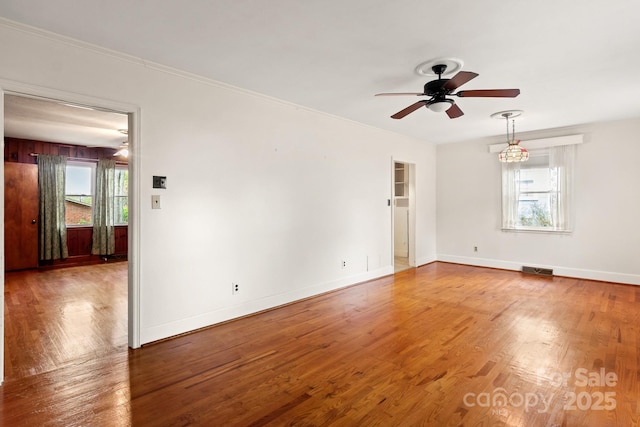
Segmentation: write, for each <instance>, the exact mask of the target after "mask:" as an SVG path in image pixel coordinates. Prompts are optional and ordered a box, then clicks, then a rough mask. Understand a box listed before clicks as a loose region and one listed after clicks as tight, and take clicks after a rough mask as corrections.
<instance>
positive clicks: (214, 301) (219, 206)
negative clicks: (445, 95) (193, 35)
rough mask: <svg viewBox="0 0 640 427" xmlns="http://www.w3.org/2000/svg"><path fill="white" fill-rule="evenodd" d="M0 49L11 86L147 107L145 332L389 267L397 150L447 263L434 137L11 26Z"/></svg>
mask: <svg viewBox="0 0 640 427" xmlns="http://www.w3.org/2000/svg"><path fill="white" fill-rule="evenodd" d="M0 58H2V61H0V79H1V80H4V81H5V82H7V81H9V82H20V83H25V84H27V85H30V86H34V87H35V86H41V87H44V88H51V89H55V90H57V91H62V92H66V93H73V94H81V95H83V96H88V97H93V98H100V99H105V100H112V101H114V102H121V103H127V104H130V105H135V106H138V107H139V108H140V112H141V116H140V124H141V126H140V140H139V141H138V142H139V144H138V147H137V148H138V149H139V152H140V157H139V159H137V160H133V162H134V163H135V164H137V167H139V171H140V178H141V186H140V200H139V206H138V208H139V212H140V227H139V230H138V232H139V236H140V259H139V272H140V275H139V277H140V340H141V343H145V342H150V341H153V340H157V339H160V338H164V337H167V336H171V335H174V334H178V333H182V332H185V331H189V330H192V329H195V328H199V327H202V326H206V325H210V324H213V323H216V322H220V321H224V320H227V319H230V318H234V317H237V316H241V315H245V314H248V313H251V312H255V311H257V310H262V309H266V308H269V307H273V306H276V305H279V304H283V303H287V302H290V301H293V300H296V299H299V298H303V297H307V296H311V295H314V294H317V293H320V292H324V291H328V290H332V289H336V288H339V287H342V286H346V285H349V284H353V283H357V282H359V281H362V280H366V279H369V278H373V277H378V276H381V275H385V274H390V273H392V272H393V268H392V262H393V257H392V240H391V236H392V222H391V209H392V208H391V207H389V206H387V199H390V198H391V188H392V187H391V186H392V171H391V167H392V161H391V159H392V158H401V159H403V161H407V162H411V163H415V164H416V174H417V175H416V181H417V183H418V184H417V197H416V201H417V224H416V234H417V239H418V242H417V245H416V250H417V259H418V260H419V261H421V262H422V263H425V262H429V261H433V260H435V147H434V146H433V145H430V144H428V143H425V142H421V141H416V140H413V139H410V138H406V137H403V136H399V135H397V134H392V133H389V132H384V131H380V130H377V129H373V128H371V127H367V126H364V125H361V124H357V123H353V122H350V121H347V120H343V119H340V118H336V117H332V116H329V115H326V114H321V113H318V112H314V111H310V110H308V109H304V108H301V107H298V106H295V105H290V104H287V103H284V102H280V101H277V100H274V99H270V98H267V97H264V96H261V95H257V94H252V93H249V92H246V91H243V90H239V89H235V88H230V87H227V86H225V85H222V84H218V83H215V82H210V81H205V80H203V79H199V78H196V77H193V76H187V75H186V74H182V73H179V72H173V71H172V70H167V69H163V68H162V67H157V66H152V65H149V64H145V63H143V62H142V61H138V60H136V59H134V58H127V57H124V56H121V55H119V54H115V53H109V52H106V51H102V50H100V49H96V48H91V47H88V46H86V45H83V44H81V43H77V42H75V41H70V40H62V39H60V38H58V37H54V36H51V35H47V34H46V33H39V32H34V31H31V30H26V29H24V28H22V27H20V26H17V25H13V24H11V23H7V22H2V21H0ZM153 175H164V176H167V189H166V190H153V189H152V188H151V181H152V176H153ZM152 194H160V195H161V198H162V209H161V210H152V209H151V201H150V199H151V195H152ZM342 260H345V261H346V262H347V265H346V267H345V268H343V267H342V265H341V261H342ZM232 282H236V283H239V284H240V292H239V293H238V294H236V295H232V293H231V283H232Z"/></svg>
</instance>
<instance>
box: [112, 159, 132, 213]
mask: <svg viewBox="0 0 640 427" xmlns="http://www.w3.org/2000/svg"><path fill="white" fill-rule="evenodd" d="M128 194H129V171H128V170H127V169H116V174H115V189H114V196H115V197H114V215H115V218H114V221H115V223H116V224H127V223H128V222H129V197H128Z"/></svg>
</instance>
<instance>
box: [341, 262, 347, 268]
mask: <svg viewBox="0 0 640 427" xmlns="http://www.w3.org/2000/svg"><path fill="white" fill-rule="evenodd" d="M341 265H342V268H347V261H345V260H342V264H341Z"/></svg>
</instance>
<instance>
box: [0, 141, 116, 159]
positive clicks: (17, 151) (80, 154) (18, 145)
mask: <svg viewBox="0 0 640 427" xmlns="http://www.w3.org/2000/svg"><path fill="white" fill-rule="evenodd" d="M116 151H117V150H116V149H115V148H103V147H85V146H82V145H70V144H59V143H55V142H45V141H33V140H30V139H18V138H5V139H4V161H5V162H17V163H32V164H36V163H37V158H36V157H34V156H32V155H31V154H32V153H37V154H53V155H58V156H67V157H73V158H77V159H87V160H91V159H94V160H95V159H105V158H107V159H110V158H112V157H113V154H114V153H115V152H116ZM121 160H124V162H125V163H126V159H118V161H121Z"/></svg>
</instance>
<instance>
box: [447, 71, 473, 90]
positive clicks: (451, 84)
mask: <svg viewBox="0 0 640 427" xmlns="http://www.w3.org/2000/svg"><path fill="white" fill-rule="evenodd" d="M476 77H478V74H477V73H472V72H471V71H460V72H459V73H458V74H456V75H455V76H453V77H452V78H451V80H449V81H448V82H446V83H445V84H444V86H442V88H443V89H446V90H449V91H451V90H456V89H457V88H459V87H460V86H462V85H463V84H465V83H466V82H468V81H469V80H472V79H475V78H476Z"/></svg>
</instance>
